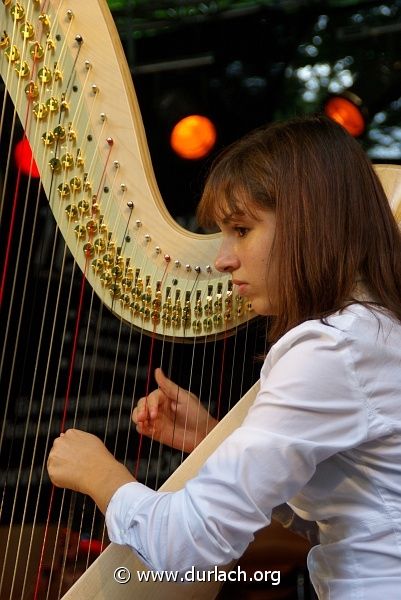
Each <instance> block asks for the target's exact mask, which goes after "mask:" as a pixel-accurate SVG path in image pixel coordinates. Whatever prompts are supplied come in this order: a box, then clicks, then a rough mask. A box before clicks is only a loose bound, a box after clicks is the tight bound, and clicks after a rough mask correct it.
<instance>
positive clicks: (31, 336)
mask: <svg viewBox="0 0 401 600" xmlns="http://www.w3.org/2000/svg"><path fill="white" fill-rule="evenodd" d="M0 21H1V40H0V71H1V75H2V79H3V81H4V86H5V93H4V99H3V105H2V113H1V127H0V135H1V138H0V139H1V148H2V160H3V162H2V172H3V182H2V187H1V225H2V229H1V238H0V243H1V249H2V252H3V260H2V263H3V265H2V266H3V275H2V282H1V316H2V322H1V327H2V333H3V339H4V340H5V342H4V347H3V351H2V362H1V369H2V401H1V403H2V413H3V419H2V425H1V440H0V452H1V461H2V462H1V464H2V471H3V476H2V504H1V511H2V516H1V518H2V523H5V525H4V526H2V528H1V532H0V533H1V551H0V556H1V559H2V563H1V573H0V598H1V599H3V598H59V597H61V596H64V597H66V598H85V600H87V599H89V598H99V599H100V598H128V597H132V596H133V595H134V594H137V595H138V597H143V598H151V597H152V598H153V597H156V596H160V595H163V598H168V597H170V596H168V595H167V594H171V598H174V599H177V598H180V597H181V596H182V597H183V598H184V597H185V598H189V597H193V598H212V597H214V596H215V595H216V594H217V592H218V584H215V583H213V584H210V585H209V584H205V583H201V584H197V585H194V586H192V585H190V586H188V585H185V586H177V585H174V584H169V586H168V588H167V589H168V592H167V591H166V588H165V587H163V592H160V586H161V585H164V584H161V583H151V582H148V583H146V584H145V583H143V582H135V581H134V577H132V580H131V581H130V582H129V584H127V585H122V584H120V583H118V582H117V581H116V580H115V579H114V577H113V573H114V572H115V570H116V569H117V568H118V567H126V568H128V569H129V570H130V572H131V574H134V573H135V572H136V571H137V570H142V569H144V567H143V566H142V565H141V564H140V563H139V561H137V559H135V558H134V555H133V554H132V553H131V552H130V551H127V550H126V549H125V548H122V547H118V546H115V545H109V546H108V547H107V548H106V550H104V551H103V552H102V553H101V554H100V556H99V558H98V559H97V560H96V561H95V562H94V563H93V564H92V565H91V566H90V567H89V568H88V569H87V567H88V566H89V564H90V563H91V561H92V559H93V554H94V552H95V550H94V549H95V548H96V544H95V542H99V544H100V546H99V547H100V548H101V547H102V545H103V544H104V541H105V540H104V536H105V534H104V530H102V526H101V525H100V526H99V525H98V524H97V523H98V516H97V515H96V513H95V511H94V510H93V508H92V507H88V506H87V504H86V501H85V500H81V499H79V498H76V497H75V496H74V495H72V496H70V497H67V496H66V495H65V494H60V495H58V494H54V493H53V492H51V491H50V490H49V486H48V485H46V475H45V458H46V456H47V452H48V446H49V441H50V439H51V438H52V437H54V435H57V433H58V431H60V429H63V428H64V427H66V426H71V425H74V426H78V427H82V428H85V429H88V427H91V426H93V423H94V422H96V423H97V422H99V421H101V422H102V423H104V425H105V428H104V431H103V438H104V439H105V441H106V442H108V446H109V448H110V447H111V448H112V449H113V448H114V450H115V451H116V453H117V454H118V455H119V457H121V455H122V456H123V458H124V459H125V460H126V462H127V463H129V464H131V463H132V464H133V463H134V462H135V463H137V464H139V475H143V477H140V479H141V480H144V481H145V482H146V483H148V482H149V479H152V477H153V478H154V479H155V480H156V481H155V485H158V483H159V481H158V478H159V476H158V474H156V475H155V476H153V475H152V474H151V472H152V469H151V468H149V464H150V465H152V464H153V463H157V464H158V465H159V464H163V465H166V463H168V468H167V469H164V470H165V471H166V470H167V471H169V470H170V466H171V465H173V464H176V463H177V462H181V456H178V459H177V457H176V456H175V455H174V456H173V455H170V454H169V455H168V458H166V455H164V454H162V453H161V451H160V449H157V450H156V458H152V459H149V460H145V461H144V460H142V459H138V460H135V461H134V459H133V456H132V453H131V450H128V446H129V442H130V441H132V439H133V438H134V437H135V436H133V435H131V430H128V431H126V430H124V428H123V423H124V422H125V421H126V420H128V421H129V415H130V412H131V409H132V402H133V398H134V397H139V396H140V395H143V394H144V393H146V392H147V391H148V390H149V389H150V388H149V386H151V383H150V378H151V371H152V369H153V368H154V367H155V366H158V365H160V364H163V365H165V368H166V367H167V369H166V370H167V371H168V373H170V371H171V370H172V369H173V367H172V366H171V365H172V363H173V362H178V364H179V372H180V373H182V372H184V371H187V372H188V373H189V383H187V385H186V387H190V388H191V385H192V378H193V379H195V377H196V373H195V371H196V369H195V367H194V365H195V364H200V365H201V367H199V369H200V371H201V376H200V378H199V379H200V387H201V388H202V389H203V390H205V388H207V389H208V392H209V391H210V394H207V395H209V396H212V397H214V398H216V397H217V398H221V397H222V396H225V395H228V396H229V398H230V402H229V404H231V387H230V385H231V384H230V383H229V384H228V386H229V387H228V392H227V394H226V392H225V391H224V390H225V388H224V383H225V382H224V381H223V375H222V374H221V375H220V373H223V371H224V369H223V366H224V364H225V365H226V366H227V363H230V367H231V369H229V378H228V379H229V380H230V381H231V379H232V376H234V375H238V373H237V371H238V369H237V367H234V366H233V365H235V364H236V363H235V361H234V359H237V358H238V360H239V362H240V363H241V369H240V371H239V379H240V382H239V386H238V387H239V396H241V395H242V390H243V389H245V388H247V387H248V386H250V384H251V383H252V381H253V380H254V379H255V377H254V365H253V362H252V361H251V362H248V363H247V362H245V358H244V354H247V355H250V356H253V355H254V354H255V352H254V347H253V346H252V348H251V349H250V352H244V348H245V349H246V348H247V344H248V348H249V343H250V342H249V339H250V336H249V331H250V328H251V327H252V326H253V325H252V323H253V320H252V317H253V314H252V310H251V307H250V306H249V305H248V304H247V302H246V300H244V299H242V298H239V297H236V296H235V292H234V290H233V289H232V288H231V287H230V281H229V278H227V277H224V276H221V275H220V274H218V273H216V272H215V270H214V268H213V257H214V255H215V253H216V250H217V246H218V243H219V239H218V236H215V235H204V236H203V235H196V234H193V233H190V232H188V231H185V230H183V229H182V228H180V227H179V226H178V225H177V224H176V223H175V222H174V220H173V219H172V218H171V216H170V215H169V213H168V212H167V210H166V209H165V207H164V204H163V202H162V199H161V198H160V194H159V192H158V189H157V185H156V182H155V178H154V175H153V171H152V167H151V163H150V158H149V155H148V151H147V146H146V141H145V134H144V131H143V126H142V122H141V118H140V114H139V109H138V105H137V101H136V98H135V93H134V90H133V87H132V83H131V76H130V73H129V70H128V67H127V65H126V62H125V58H124V54H123V50H122V48H121V45H120V42H119V38H118V35H117V33H116V30H115V27H114V24H113V21H112V18H111V16H110V13H109V11H108V8H107V4H106V1H105V0H91V1H88V2H86V3H85V2H78V1H77V0H71V1H70V2H66V1H65V0H43V1H42V2H41V1H39V0H26V1H25V2H12V1H11V0H3V1H2V3H0ZM9 99H11V103H12V106H13V107H15V108H11V109H10V103H9ZM18 119H19V120H20V122H21V124H22V127H21V128H20V132H21V134H22V136H23V139H24V140H28V141H29V144H30V147H31V149H32V153H33V157H34V160H35V163H36V165H37V167H38V170H39V172H40V182H39V183H37V182H35V181H34V180H33V179H32V178H31V177H28V178H25V179H23V177H22V176H21V173H20V172H17V173H14V174H13V173H12V167H11V164H12V156H11V150H4V148H6V147H7V144H8V142H11V141H12V139H13V136H15V135H16V134H15V131H17V130H18V127H19V126H18V124H17V121H18ZM10 148H11V146H10ZM380 175H381V176H382V178H383V180H384V182H385V185H386V186H387V192H388V195H389V197H397V198H398V199H399V197H400V187H399V184H398V183H397V177H399V171H398V169H397V168H396V167H393V166H389V167H381V168H380ZM43 191H44V194H43V193H42V192H43ZM43 195H45V196H46V198H47V200H46V202H47V205H48V206H49V207H50V209H51V212H52V214H53V215H54V219H55V222H56V223H57V226H56V227H55V228H54V229H53V228H52V226H51V225H49V224H48V220H47V216H45V217H44V216H43V215H44V212H45V213H46V211H47V208H43V205H42V203H41V202H42V200H41V197H42V196H43ZM60 234H61V235H62V237H63V239H64V240H65V242H66V245H64V244H63V243H62V242H61V235H60ZM39 238H40V239H39ZM38 265H41V266H40V267H39V266H38ZM32 273H33V275H32ZM54 273H55V275H54ZM86 309H87V310H86ZM108 311H110V313H112V314H113V315H115V317H116V318H115V319H114V321H113V323H114V324H113V325H110V323H111V321H110V319H109V318H108V317H106V313H107V312H108ZM47 315H50V318H49V319H47ZM110 328H111V329H112V331H110ZM238 332H239V335H240V336H241V335H242V339H241V340H240V341H238V342H237V341H235V342H231V341H230V340H232V339H235V338H234V336H231V337H229V336H230V334H231V333H238ZM102 333H106V342H105V343H101V342H100V341H99V340H100V335H101V334H102ZM143 334H145V335H143ZM112 338H113V340H112ZM134 339H135V341H134ZM111 340H112V341H113V344H115V345H114V346H113V350H112V351H111V356H110V355H105V354H102V348H104V346H108V345H109V344H111ZM216 344H217V345H216ZM218 344H220V346H219V345H218ZM230 344H231V346H229V345H230ZM252 344H254V342H252ZM178 346H180V348H181V350H178ZM209 346H211V348H212V349H211V351H210V354H211V355H212V357H213V359H215V358H217V361H218V367H216V369H219V376H218V377H217V379H218V386H217V388H218V389H217V390H216V389H214V388H213V387H212V384H211V383H210V381H209V379H208V377H207V375H208V373H206V371H213V369H214V368H215V367H212V368H211V367H210V363H208V362H207V361H206V362H205V359H204V357H205V355H206V354H207V352H208V351H207V350H206V347H209ZM167 347H168V350H167ZM89 348H90V349H91V351H89ZM182 348H184V350H182ZM140 351H141V352H143V353H144V354H145V356H146V358H145V361H146V363H145V365H144V364H143V363H141V362H140V361H139V358H137V357H139V354H140ZM54 355H55V356H56V358H55V359H53V358H52V356H54ZM227 355H229V357H230V359H229V360H228V359H227ZM225 357H226V358H225ZM131 361H132V362H134V361H137V362H136V365H135V364H134V365H133V367H132V365H131ZM87 363H90V365H89V366H93V365H94V364H95V363H96V365H99V363H100V367H98V368H96V367H95V368H94V369H93V370H88V371H86V368H87V366H88V365H87ZM119 364H122V365H124V366H125V369H123V370H122V371H121V372H120V371H119V367H118V365H119ZM130 365H131V367H130ZM109 367H110V369H109ZM106 372H107V376H106V375H105V373H106ZM87 373H88V374H87ZM93 373H94V374H93ZM117 379H119V380H120V384H119V385H118V386H117V384H116V380H117ZM141 386H142V387H141ZM256 386H257V384H256ZM27 387H28V388H29V389H28V390H27V389H26V388H27ZM60 390H62V391H60ZM101 390H106V391H105V392H104V391H103V392H102V391H101ZM255 390H256V388H252V389H251V390H250V392H249V393H248V394H246V395H245V396H244V398H243V400H241V401H240V402H239V403H238V404H237V405H236V406H235V408H234V409H233V410H232V411H231V413H230V414H231V415H232V416H231V417H226V418H225V419H223V420H222V422H221V425H219V426H218V427H217V428H216V429H215V430H214V431H213V433H212V434H211V435H210V436H209V437H208V438H207V439H206V440H205V442H204V443H203V444H201V445H200V446H199V447H198V448H197V450H196V451H195V452H194V453H193V454H192V455H191V457H189V459H187V460H186V461H185V462H184V463H183V465H182V466H181V467H179V469H178V470H177V471H176V472H175V473H174V475H173V476H172V478H171V479H169V480H168V482H166V483H165V484H164V485H165V486H166V487H165V488H164V489H176V488H177V487H179V486H181V485H182V484H183V482H184V481H185V479H186V478H188V477H189V476H191V475H192V474H194V473H196V470H197V469H198V467H199V465H200V464H201V462H202V460H203V459H204V458H205V457H206V456H207V454H208V452H210V451H212V450H213V448H214V447H215V446H216V445H217V444H218V443H219V440H220V439H221V438H222V437H224V436H225V435H226V434H227V433H228V432H229V431H230V430H231V429H232V428H233V427H234V426H235V423H236V422H240V421H241V419H242V417H243V415H244V413H245V412H246V410H247V406H248V405H249V403H250V402H251V401H252V398H253V397H254V394H255ZM234 396H235V394H232V403H235V400H236V398H235V397H234ZM16 398H17V400H16ZM60 398H62V400H63V402H62V406H59V400H60ZM94 398H95V401H94V403H93V404H92V400H93V399H94ZM116 399H117V400H118V401H117V403H116V405H115V402H114V401H115V400H116ZM217 404H218V403H217ZM214 410H215V413H216V414H218V413H220V407H219V406H215V407H214ZM127 427H128V426H127ZM96 433H99V432H98V431H96ZM122 437H124V438H126V439H121V438H122ZM138 445H139V446H141V443H139V444H138ZM150 446H151V448H150V449H149V451H150V452H151V451H152V450H153V444H152V443H151V442H150ZM121 447H123V451H122V452H121ZM139 449H140V448H139ZM179 454H180V453H179ZM138 456H139V450H138ZM143 465H145V466H143ZM184 465H185V466H184ZM156 471H157V469H156ZM44 503H46V504H47V505H48V509H47V514H45V515H43V514H42V512H43V511H42V509H41V507H42V506H43V504H44ZM75 509H76V510H75ZM55 514H58V515H59V517H58V518H57V519H56V520H55V522H53V516H54V515H55ZM76 514H78V515H81V516H80V517H79V518H78V520H77V517H76V516H74V515H76ZM64 521H65V522H67V525H68V526H67V527H66V529H64V525H63V522H64ZM87 521H89V522H90V525H91V526H90V531H89V534H88V533H87V529H85V527H86V525H85V524H84V523H85V522H87ZM72 524H73V525H72ZM73 528H75V530H76V532H77V539H75V538H74V535H73V534H72V533H71V531H72V529H73ZM85 536H86V537H85ZM95 538H96V539H95ZM60 540H61V542H60ZM84 542H85V543H84ZM85 544H86V545H85ZM48 546H49V547H50V550H47V549H46V548H47V547H48ZM83 547H86V548H87V552H86V555H85V557H84V559H82V552H83ZM70 562H72V564H73V569H72V573H71V572H69V576H70V581H69V582H66V579H67V575H66V573H67V572H68V570H69V563H70ZM82 563H83V566H82ZM82 570H83V571H85V573H84V575H82V576H81V577H79V578H78V576H79V575H80V572H81V571H82ZM44 574H45V575H46V577H44ZM46 578H47V579H46ZM43 579H46V582H45V583H44V582H43ZM75 580H77V581H76V582H75V583H74V584H73V585H72V587H70V588H69V584H71V583H72V582H74V581H75Z"/></svg>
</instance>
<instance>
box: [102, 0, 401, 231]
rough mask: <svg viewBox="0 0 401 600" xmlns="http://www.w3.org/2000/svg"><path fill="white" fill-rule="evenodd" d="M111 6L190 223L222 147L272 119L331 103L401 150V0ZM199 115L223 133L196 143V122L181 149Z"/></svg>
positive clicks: (385, 147)
mask: <svg viewBox="0 0 401 600" xmlns="http://www.w3.org/2000/svg"><path fill="white" fill-rule="evenodd" d="M109 6H110V8H111V10H112V13H113V16H114V18H115V21H116V24H117V27H118V30H119V33H120V36H121V39H122V42H123V45H124V49H125V52H126V56H127V59H128V62H129V65H130V68H131V72H132V75H133V79H134V85H135V89H136V92H137V96H138V101H139V104H140V107H141V112H142V117H143V121H144V124H145V130H146V133H147V136H148V143H149V147H150V151H151V155H152V157H153V163H154V169H155V172H156V176H157V180H158V183H159V187H160V189H161V192H162V196H163V198H164V200H165V203H166V204H167V206H168V208H169V210H170V212H171V213H172V214H173V215H174V216H175V217H176V218H177V220H178V221H179V222H181V223H182V224H184V225H185V226H186V227H188V228H190V229H196V223H195V222H194V219H193V213H194V207H195V206H196V204H197V202H198V199H199V194H200V190H201V187H202V182H203V179H204V176H205V173H206V172H207V168H208V165H209V164H210V161H211V160H212V158H213V156H214V155H215V154H216V153H218V151H219V150H220V149H221V148H223V147H224V146H225V145H227V144H229V143H230V142H232V141H233V140H235V139H237V138H238V137H240V136H241V135H243V134H244V133H245V132H247V131H249V130H251V129H253V128H254V127H257V126H259V125H262V124H264V123H267V122H270V121H275V120H278V119H283V118H287V117H291V116H293V115H302V114H306V113H311V112H316V111H321V110H325V109H326V110H327V111H328V112H329V113H330V114H331V115H332V116H334V117H335V118H337V119H339V120H340V121H341V122H343V124H344V125H346V126H347V127H349V128H350V131H351V132H352V133H353V134H354V135H356V136H357V137H358V138H359V140H360V142H361V144H362V145H363V147H364V148H365V149H366V151H367V152H368V154H369V155H370V157H371V158H372V160H374V161H375V162H399V161H400V160H401V126H400V125H401V35H400V34H401V1H400V0H396V1H392V2H380V1H377V0H365V1H360V0H323V1H317V0H259V1H252V0H211V1H205V2H200V1H197V0H175V1H174V0H159V1H154V0H109ZM338 97H340V99H339V98H338ZM328 100H330V102H329V104H328V105H327V102H328ZM326 105H327V106H326ZM190 114H199V115H202V116H204V117H207V118H208V119H210V121H211V123H212V126H213V128H214V132H215V142H214V143H213V139H214V138H213V133H212V134H211V133H210V131H209V130H207V131H206V132H204V133H203V135H204V136H205V139H204V140H203V141H200V142H199V141H198V142H190V141H189V142H188V139H187V138H186V136H187V135H188V133H186V132H185V131H184V133H183V134H182V136H183V138H184V140H186V142H187V143H192V144H195V146H194V148H195V150H194V155H195V157H194V158H187V157H186V156H188V152H189V153H191V147H190V148H189V150H188V148H184V149H181V150H180V149H178V152H181V154H184V156H185V157H183V156H182V155H181V156H180V155H179V154H177V150H176V151H175V150H174V149H173V148H172V140H171V135H172V131H173V128H174V126H175V125H177V123H178V122H179V120H180V119H183V118H184V117H187V116H188V115H190ZM176 133H177V132H176ZM202 151H204V153H205V156H202ZM185 153H187V154H185ZM197 153H198V154H197Z"/></svg>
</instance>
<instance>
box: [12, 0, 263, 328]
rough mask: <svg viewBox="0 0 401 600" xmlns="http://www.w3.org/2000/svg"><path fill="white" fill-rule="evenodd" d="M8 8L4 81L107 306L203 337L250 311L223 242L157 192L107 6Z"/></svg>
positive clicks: (70, 238)
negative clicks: (223, 260) (223, 257)
mask: <svg viewBox="0 0 401 600" xmlns="http://www.w3.org/2000/svg"><path fill="white" fill-rule="evenodd" d="M45 4H46V6H45V10H44V11H43V12H42V10H41V8H40V3H39V2H35V1H30V2H26V3H25V4H23V3H21V4H16V5H15V6H14V5H12V4H11V3H7V2H6V5H5V6H4V5H3V6H2V7H1V22H2V29H3V30H4V33H3V39H2V42H1V45H2V52H1V74H2V77H3V79H4V81H5V84H6V87H7V90H8V92H9V94H10V96H11V98H12V100H13V103H14V105H15V107H16V108H17V111H18V114H19V117H20V120H21V122H22V123H23V124H24V129H25V135H26V136H27V138H28V140H29V142H30V145H31V148H32V151H33V155H34V157H35V161H36V164H37V166H38V168H39V171H40V174H41V181H42V185H43V187H44V190H45V192H46V195H47V198H48V200H49V204H50V206H51V209H52V212H53V214H54V216H55V219H56V221H57V224H58V227H59V228H60V230H61V232H62V234H63V237H64V238H65V240H66V242H67V244H68V247H69V249H70V251H71V252H72V254H73V256H74V258H75V260H76V262H77V264H78V265H79V266H80V268H81V269H82V271H84V272H85V276H86V278H87V279H88V281H89V282H90V284H91V286H92V288H93V289H94V290H95V291H96V293H97V294H98V296H99V297H100V298H101V300H102V302H103V303H104V304H105V305H106V306H108V307H109V308H110V310H112V312H113V313H115V314H116V315H118V316H119V317H121V318H122V319H124V320H125V321H128V322H130V323H133V324H134V325H136V326H138V327H139V328H140V329H142V330H147V331H149V332H152V333H155V334H158V335H161V336H166V335H167V336H174V337H175V338H185V337H191V338H193V337H196V336H199V337H202V336H205V335H208V334H211V333H216V332H222V331H224V330H226V329H227V328H232V327H235V326H237V325H238V324H240V323H241V322H245V321H246V320H247V319H249V316H250V310H251V309H250V307H249V306H248V305H247V304H246V303H245V302H244V301H243V300H242V299H241V298H238V297H235V296H234V295H233V293H232V289H231V288H230V283H229V278H228V277H227V276H226V277H222V276H221V275H220V274H219V273H217V272H216V271H215V269H214V267H213V257H214V256H215V255H216V251H217V247H218V243H219V242H218V237H217V236H215V235H197V234H193V233H190V232H189V231H186V230H184V229H183V228H181V227H180V226H178V224H177V223H175V222H174V220H173V219H172V217H171V216H170V215H169V213H168V211H167V210H166V208H165V207H164V204H163V202H162V200H161V198H160V194H159V192H158V189H157V185H156V182H155V178H154V174H153V170H152V167H151V162H150V158H149V154H148V151H147V146H146V141H145V134H144V131H143V126H142V121H141V117H140V113H139V109H138V104H137V101H136V97H135V93H134V89H133V86H132V83H131V75H130V72H129V69H128V66H127V64H126V61H125V58H124V54H123V50H122V48H121V45H120V41H119V38H118V35H117V32H116V30H115V26H114V23H113V20H112V18H111V15H110V13H109V10H108V7H107V4H106V2H105V1H103V0H100V1H96V2H87V3H80V2H77V1H76V0H73V1H72V2H70V3H67V2H65V1H64V0H61V1H49V2H47V3H45Z"/></svg>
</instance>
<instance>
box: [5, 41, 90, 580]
mask: <svg viewBox="0 0 401 600" xmlns="http://www.w3.org/2000/svg"><path fill="white" fill-rule="evenodd" d="M79 50H80V48H78V52H77V56H78V54H79ZM75 62H76V60H75ZM74 64H75V63H74ZM34 67H35V63H34V65H33V68H34ZM69 81H71V74H70V77H69ZM66 89H68V85H67V88H66ZM30 106H31V105H30V104H28V108H27V117H26V123H25V127H24V136H25V135H26V130H27V122H28V113H29V109H30ZM15 115H16V110H15V109H14V116H13V123H14V122H15ZM60 120H61V117H60ZM60 120H59V122H60ZM37 130H38V123H37V124H36V132H35V139H37V137H38V136H37ZM10 147H11V146H10ZM20 176H21V173H20V170H19V171H18V177H17V182H18V185H17V186H16V192H15V199H16V198H17V197H18V195H19V182H20ZM29 186H30V178H29V183H28V189H27V193H26V197H25V207H26V206H27V203H28V201H29V199H28V195H29ZM14 213H15V210H14V209H13V215H14ZM36 214H37V211H36V212H35V222H36ZM24 219H25V210H24ZM12 231H13V227H10V234H9V240H10V241H9V242H8V246H7V247H10V243H11V238H12ZM56 238H57V232H56ZM32 241H33V238H31V245H32ZM21 243H22V236H21V238H20V245H19V250H18V257H19V253H20V249H21ZM55 243H56V239H55ZM53 257H54V254H53V256H52V261H51V262H52V263H53ZM28 262H30V258H29V261H28ZM17 263H18V259H17ZM6 265H7V261H6ZM5 271H6V269H5ZM5 271H4V272H5ZM50 271H52V269H50ZM15 272H16V273H18V269H16V271H15ZM26 273H27V272H26ZM61 280H62V279H61ZM61 280H60V281H61ZM26 281H27V274H26V280H25V286H24V294H23V295H24V296H25V290H26ZM14 285H15V284H14ZM14 285H13V291H14ZM48 291H49V287H48V290H47V293H46V303H45V306H46V305H47V298H48ZM59 291H60V287H59ZM12 295H13V294H12ZM54 323H55V321H54ZM41 336H42V332H41ZM41 336H40V340H41ZM17 337H19V328H18V336H17ZM40 346H41V342H40V343H39V347H38V348H40ZM5 347H6V345H5ZM37 357H39V350H38V355H37ZM12 371H14V363H13V369H12ZM35 371H36V370H35ZM46 380H47V373H46V377H45V383H44V387H43V395H42V402H41V408H40V414H39V424H40V420H41V413H42V408H43V398H44V390H45V385H46ZM35 383H36V382H35V380H34V385H33V386H32V390H34V388H35ZM9 389H10V388H9ZM68 395H69V391H67V398H66V404H67V403H68ZM8 402H9V394H8V395H7V405H8ZM31 405H32V396H31V398H30V406H29V410H28V416H29V414H30V411H31ZM66 410H67V408H66V407H65V410H64V415H63V422H64V421H65V416H66ZM28 422H29V418H27V425H28ZM39 424H38V427H37V430H36V436H35V443H34V451H33V456H34V457H35V455H36V445H37V440H38V434H39ZM62 428H63V425H62ZM2 435H3V432H2ZM26 435H27V427H26V431H25V434H24V439H23V450H22V452H21V462H20V468H19V473H20V472H21V465H22V460H23V457H24V450H25V441H26ZM47 444H48V439H47V443H46V446H47ZM45 455H46V453H45ZM33 464H34V462H33V461H32V466H31V470H30V473H29V479H28V493H27V496H26V502H25V506H24V510H23V519H22V525H21V530H20V536H19V540H18V549H17V559H18V557H19V554H20V546H21V538H22V532H23V525H24V522H25V515H26V508H27V500H28V497H29V492H30V484H31V478H32V469H33ZM44 466H45V464H44V463H43V465H42V472H41V476H40V481H42V479H43V470H44ZM40 486H41V485H40ZM18 487H19V477H18V480H17V490H16V491H17V493H16V495H15V500H16V498H17V494H18ZM38 499H39V496H38ZM37 504H38V502H37ZM14 510H15V503H14V506H13V509H12V518H11V524H10V531H11V526H12V523H13V515H14ZM36 512H37V506H36V509H35V519H36ZM32 536H33V528H32V534H31V539H30V542H29V550H28V555H30V552H31V545H32ZM9 539H10V537H9V536H8V539H7V547H6V557H7V554H8V546H9ZM16 565H17V563H16ZM15 576H16V568H15V570H14V575H13V581H12V591H13V589H14V583H15ZM3 577H4V567H3V573H2V580H1V585H2V582H3ZM25 579H26V571H25V578H24V581H25Z"/></svg>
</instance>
